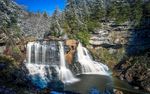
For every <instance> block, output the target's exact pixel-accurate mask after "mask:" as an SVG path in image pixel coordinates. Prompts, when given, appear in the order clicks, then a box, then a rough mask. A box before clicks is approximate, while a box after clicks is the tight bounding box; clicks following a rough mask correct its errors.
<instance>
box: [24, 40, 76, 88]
mask: <svg viewBox="0 0 150 94" xmlns="http://www.w3.org/2000/svg"><path fill="white" fill-rule="evenodd" d="M50 45H51V46H50ZM50 45H47V44H46V42H45V41H44V42H42V43H40V42H29V43H28V44H27V64H26V67H27V69H28V70H29V75H30V77H31V80H32V82H33V83H34V84H35V85H37V86H39V87H40V88H44V87H46V86H47V85H48V83H49V82H50V81H51V80H61V81H62V82H63V83H73V82H76V81H78V79H76V78H75V77H74V76H73V74H72V72H71V71H70V70H69V69H68V68H67V67H66V62H65V56H64V47H63V43H62V42H59V52H57V51H56V46H57V45H56V44H52V43H51V44H50ZM48 48H50V49H48ZM47 52H48V53H49V55H48V54H46V53H47ZM56 54H60V55H59V56H60V57H59V58H60V59H59V61H58V62H57V64H56V63H55V62H53V61H56V60H58V59H56V57H55V56H56ZM47 56H49V58H46V57H47ZM51 59H52V60H51ZM47 61H50V62H47ZM51 67H53V69H54V71H53V70H51ZM53 72H54V73H55V74H56V73H57V74H58V75H57V76H58V77H57V78H53V77H52V74H53Z"/></svg>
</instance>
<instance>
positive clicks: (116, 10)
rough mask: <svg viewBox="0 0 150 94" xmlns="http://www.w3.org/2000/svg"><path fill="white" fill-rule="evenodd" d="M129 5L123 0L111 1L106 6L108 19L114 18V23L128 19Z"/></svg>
mask: <svg viewBox="0 0 150 94" xmlns="http://www.w3.org/2000/svg"><path fill="white" fill-rule="evenodd" d="M129 15H130V5H129V4H128V3H124V2H116V1H114V2H112V4H111V6H110V7H108V10H107V16H108V18H109V19H111V20H113V19H115V22H116V24H121V23H124V22H126V21H129Z"/></svg>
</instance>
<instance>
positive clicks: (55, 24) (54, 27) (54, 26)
mask: <svg viewBox="0 0 150 94" xmlns="http://www.w3.org/2000/svg"><path fill="white" fill-rule="evenodd" d="M59 15H60V11H59V9H58V8H56V9H55V11H54V13H53V15H52V21H51V27H50V30H51V31H52V35H53V36H55V37H60V36H61V35H62V34H63V29H62V28H61V26H60V23H59Z"/></svg>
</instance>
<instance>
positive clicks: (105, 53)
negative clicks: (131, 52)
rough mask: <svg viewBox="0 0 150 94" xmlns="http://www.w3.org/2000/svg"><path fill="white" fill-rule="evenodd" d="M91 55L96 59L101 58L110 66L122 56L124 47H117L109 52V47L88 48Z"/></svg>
mask: <svg viewBox="0 0 150 94" xmlns="http://www.w3.org/2000/svg"><path fill="white" fill-rule="evenodd" d="M90 51H91V52H92V55H93V57H94V58H95V59H97V60H102V62H105V63H106V64H107V65H108V66H110V67H112V66H114V65H115V64H117V63H119V61H120V60H121V59H122V57H123V56H124V48H121V49H117V50H116V51H115V52H114V53H110V52H109V49H105V48H100V49H90Z"/></svg>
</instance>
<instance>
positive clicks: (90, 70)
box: [77, 43, 109, 75]
mask: <svg viewBox="0 0 150 94" xmlns="http://www.w3.org/2000/svg"><path fill="white" fill-rule="evenodd" d="M77 57H78V62H79V63H80V64H81V72H82V74H101V75H108V70H109V69H108V67H107V66H106V65H104V64H102V63H99V62H95V61H93V60H92V58H91V57H90V55H89V53H88V50H87V49H86V48H85V47H83V46H82V44H81V43H79V44H78V47H77Z"/></svg>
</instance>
